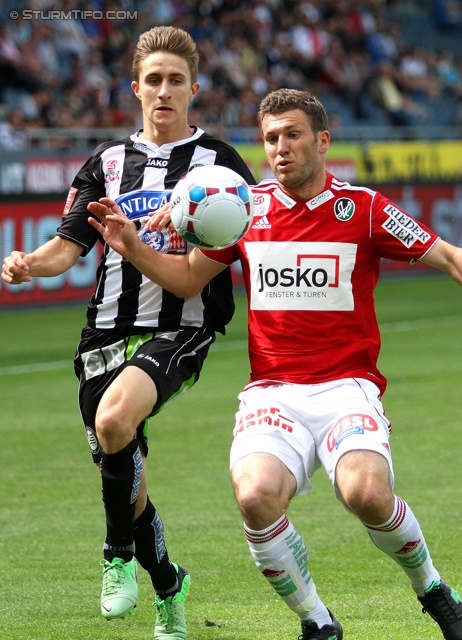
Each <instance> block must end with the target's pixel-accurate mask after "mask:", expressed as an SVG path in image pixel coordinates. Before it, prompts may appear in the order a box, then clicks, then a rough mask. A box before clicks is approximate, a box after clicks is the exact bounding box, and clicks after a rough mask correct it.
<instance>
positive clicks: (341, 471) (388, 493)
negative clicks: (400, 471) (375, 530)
mask: <svg viewBox="0 0 462 640" xmlns="http://www.w3.org/2000/svg"><path fill="white" fill-rule="evenodd" d="M336 482H337V487H338V490H339V492H340V496H341V499H342V502H343V504H344V505H345V506H346V507H347V508H348V509H349V510H350V511H352V512H353V513H354V514H355V515H356V516H357V517H358V518H359V519H360V520H362V521H363V522H367V523H368V524H382V523H383V522H386V521H387V520H388V519H389V518H390V517H391V515H392V512H393V508H394V496H393V491H392V488H391V483H390V468H389V465H388V461H387V460H386V458H385V457H384V456H382V455H380V454H379V453H376V452H374V451H350V452H348V453H346V454H345V455H344V456H342V457H341V458H340V460H339V462H338V465H337V470H336Z"/></svg>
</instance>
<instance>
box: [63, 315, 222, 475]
mask: <svg viewBox="0 0 462 640" xmlns="http://www.w3.org/2000/svg"><path fill="white" fill-rule="evenodd" d="M214 341H215V333H214V332H213V331H210V330H208V329H198V328H187V329H180V330H178V331H167V332H166V331H140V330H139V329H138V330H137V329H136V328H134V329H133V331H132V333H131V334H129V335H127V333H126V332H125V333H122V332H117V331H100V330H97V329H92V328H91V327H89V326H86V327H85V328H84V329H83V331H82V336H81V340H80V343H79V345H78V347H77V352H76V356H75V359H74V369H75V373H76V375H77V377H78V378H79V381H80V384H79V408H80V413H81V415H82V420H83V423H84V426H85V430H86V433H87V438H88V442H89V444H90V448H91V452H92V456H93V461H94V462H99V460H100V458H101V450H100V445H99V443H98V439H97V437H96V431H95V416H96V410H97V408H98V404H99V402H100V400H101V397H102V395H103V394H104V392H105V391H106V389H107V388H108V387H109V385H110V384H111V383H112V382H113V380H114V379H115V378H116V377H117V376H118V375H119V373H120V372H121V371H122V370H123V369H124V368H125V367H127V366H135V367H139V368H140V369H143V371H145V372H146V373H147V374H148V375H149V376H150V377H151V379H152V380H153V381H154V384H155V385H156V387H157V395H158V399H157V402H156V404H155V405H154V406H153V408H152V411H151V413H150V414H149V415H148V416H146V419H145V420H144V421H143V422H142V423H141V424H140V425H139V427H138V431H137V435H138V440H139V442H140V445H141V446H142V448H143V450H144V454H145V455H147V453H148V446H147V418H149V417H151V416H153V415H155V414H156V413H159V411H161V410H162V408H163V406H164V405H165V403H166V402H167V401H172V400H173V399H174V398H175V396H177V395H179V394H180V393H184V391H186V390H187V389H189V388H191V387H192V386H193V385H194V384H195V383H196V382H197V380H198V379H199V375H200V372H201V369H202V365H203V363H204V360H205V358H206V357H207V354H208V351H209V348H210V345H211V344H212V343H213V342H214Z"/></svg>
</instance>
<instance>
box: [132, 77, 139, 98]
mask: <svg viewBox="0 0 462 640" xmlns="http://www.w3.org/2000/svg"><path fill="white" fill-rule="evenodd" d="M131 86H132V89H133V93H134V94H135V96H136V97H137V98H138V100H141V93H140V88H139V86H138V83H137V82H135V80H133V82H132V85H131Z"/></svg>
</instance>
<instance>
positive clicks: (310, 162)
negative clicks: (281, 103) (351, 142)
mask: <svg viewBox="0 0 462 640" xmlns="http://www.w3.org/2000/svg"><path fill="white" fill-rule="evenodd" d="M262 133H263V140H264V145H265V151H266V155H267V157H268V162H269V163H270V166H271V169H272V170H273V172H274V174H275V176H276V178H277V179H278V181H279V182H280V183H281V185H282V186H283V187H284V189H285V190H286V191H287V192H289V193H290V194H291V195H293V196H295V197H297V198H300V199H308V198H309V197H312V196H314V195H317V194H318V193H320V192H321V191H322V189H323V188H324V184H325V163H324V155H325V153H326V151H327V149H328V146H329V140H330V136H329V132H328V131H321V132H320V133H317V134H316V133H314V132H313V130H312V128H311V125H310V121H309V118H308V116H307V115H306V113H305V112H304V111H302V110H301V109H292V110H290V111H286V112H285V113H279V114H275V115H267V116H265V117H264V118H263V121H262Z"/></svg>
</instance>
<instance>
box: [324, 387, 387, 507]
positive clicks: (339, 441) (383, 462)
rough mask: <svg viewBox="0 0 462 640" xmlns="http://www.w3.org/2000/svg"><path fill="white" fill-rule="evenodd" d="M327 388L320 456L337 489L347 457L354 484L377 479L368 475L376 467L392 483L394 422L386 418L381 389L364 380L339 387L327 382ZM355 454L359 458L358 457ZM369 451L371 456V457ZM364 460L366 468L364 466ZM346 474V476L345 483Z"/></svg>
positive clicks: (343, 475) (351, 479)
mask: <svg viewBox="0 0 462 640" xmlns="http://www.w3.org/2000/svg"><path fill="white" fill-rule="evenodd" d="M324 387H325V391H324V394H323V395H324V398H323V399H322V402H323V403H324V404H325V407H326V409H325V411H324V416H323V420H322V422H320V428H319V429H318V431H317V434H316V439H317V444H318V447H317V453H318V456H319V458H320V460H321V463H322V465H323V467H324V468H325V470H326V472H327V475H328V476H329V478H330V480H331V482H332V484H333V485H334V486H335V487H336V489H337V483H336V474H337V467H338V465H339V464H340V461H341V460H342V458H343V457H344V456H345V458H344V459H343V461H342V466H344V468H346V466H347V462H349V461H351V464H349V465H348V469H349V472H350V473H351V474H352V475H351V477H350V482H356V478H358V479H359V480H358V483H359V484H360V483H361V478H363V479H364V478H366V477H373V474H372V475H371V474H368V470H370V469H372V468H375V469H376V470H377V473H378V470H379V469H382V468H383V469H385V474H386V476H387V477H388V478H389V483H391V484H392V483H393V464H392V457H391V450H390V444H389V437H390V423H389V421H388V419H387V418H386V416H385V412H384V409H383V406H382V403H381V400H380V393H379V390H378V389H377V387H376V386H375V385H374V384H373V383H372V382H370V381H368V380H362V379H346V380H343V381H338V382H337V383H335V384H334V383H327V384H326V385H324ZM355 452H358V455H356V456H355V455H354V454H355ZM359 452H366V453H365V454H360V453H359ZM367 452H370V453H371V455H367ZM347 454H348V456H347ZM374 454H375V455H374ZM361 460H363V462H364V465H361V464H360V461H361ZM374 461H375V465H374ZM356 463H358V464H356ZM346 475H347V474H345V473H343V474H342V476H341V477H342V480H343V481H345V480H344V479H345V477H346ZM378 475H380V476H381V475H383V474H378ZM337 496H338V491H337Z"/></svg>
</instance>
